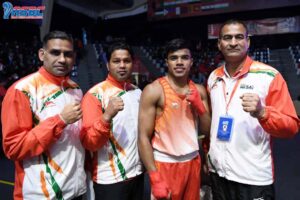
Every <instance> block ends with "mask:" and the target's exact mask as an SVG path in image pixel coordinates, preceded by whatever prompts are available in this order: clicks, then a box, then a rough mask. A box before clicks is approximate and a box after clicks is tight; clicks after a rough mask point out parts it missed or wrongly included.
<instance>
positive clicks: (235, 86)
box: [222, 75, 243, 115]
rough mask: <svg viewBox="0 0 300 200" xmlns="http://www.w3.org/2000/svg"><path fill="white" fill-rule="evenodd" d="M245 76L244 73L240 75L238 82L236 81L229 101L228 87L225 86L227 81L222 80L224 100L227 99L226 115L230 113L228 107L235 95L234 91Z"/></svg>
mask: <svg viewBox="0 0 300 200" xmlns="http://www.w3.org/2000/svg"><path fill="white" fill-rule="evenodd" d="M242 78H243V75H242V76H240V77H239V78H238V80H237V82H236V83H235V85H234V87H233V90H232V92H231V95H230V98H229V101H228V102H226V88H225V81H224V80H222V83H223V94H224V100H225V103H226V115H228V108H229V104H230V103H231V100H232V97H233V95H234V93H235V92H236V89H237V87H238V85H239V84H240V82H241V80H242Z"/></svg>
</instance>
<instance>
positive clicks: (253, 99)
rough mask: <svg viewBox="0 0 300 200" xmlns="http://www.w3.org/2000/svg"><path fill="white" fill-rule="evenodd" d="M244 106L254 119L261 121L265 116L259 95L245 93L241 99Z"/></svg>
mask: <svg viewBox="0 0 300 200" xmlns="http://www.w3.org/2000/svg"><path fill="white" fill-rule="evenodd" d="M240 98H241V99H242V106H243V110H244V111H245V112H249V113H250V115H251V116H252V117H255V118H257V119H261V118H263V117H264V115H265V108H264V107H263V106H262V104H261V100H260V98H259V96H258V94H255V93H245V94H243V95H242V96H241V97H240Z"/></svg>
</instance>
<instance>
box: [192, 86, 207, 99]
mask: <svg viewBox="0 0 300 200" xmlns="http://www.w3.org/2000/svg"><path fill="white" fill-rule="evenodd" d="M195 85H196V88H197V90H198V91H199V93H200V95H201V97H202V98H203V97H206V96H207V91H206V88H205V87H204V85H201V84H198V83H195Z"/></svg>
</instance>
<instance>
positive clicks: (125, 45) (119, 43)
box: [106, 41, 134, 62]
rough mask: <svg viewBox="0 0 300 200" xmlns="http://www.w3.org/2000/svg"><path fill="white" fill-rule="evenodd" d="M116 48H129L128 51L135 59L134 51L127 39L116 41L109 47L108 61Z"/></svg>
mask: <svg viewBox="0 0 300 200" xmlns="http://www.w3.org/2000/svg"><path fill="white" fill-rule="evenodd" d="M116 50H127V51H128V53H129V54H130V56H131V58H132V59H133V56H134V53H133V50H132V48H131V46H130V45H129V44H128V43H126V42H125V41H115V42H113V43H112V44H111V45H110V46H109V47H108V49H107V52H106V58H107V61H108V62H109V60H110V58H111V55H112V54H113V52H114V51H116Z"/></svg>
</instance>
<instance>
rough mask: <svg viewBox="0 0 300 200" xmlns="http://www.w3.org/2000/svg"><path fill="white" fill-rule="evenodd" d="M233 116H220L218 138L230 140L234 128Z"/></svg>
mask: <svg viewBox="0 0 300 200" xmlns="http://www.w3.org/2000/svg"><path fill="white" fill-rule="evenodd" d="M233 121H234V120H233V117H231V116H229V115H224V116H220V120H219V126H218V134H217V138H218V139H219V140H222V141H229V140H230V137H231V134H232V128H233Z"/></svg>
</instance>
